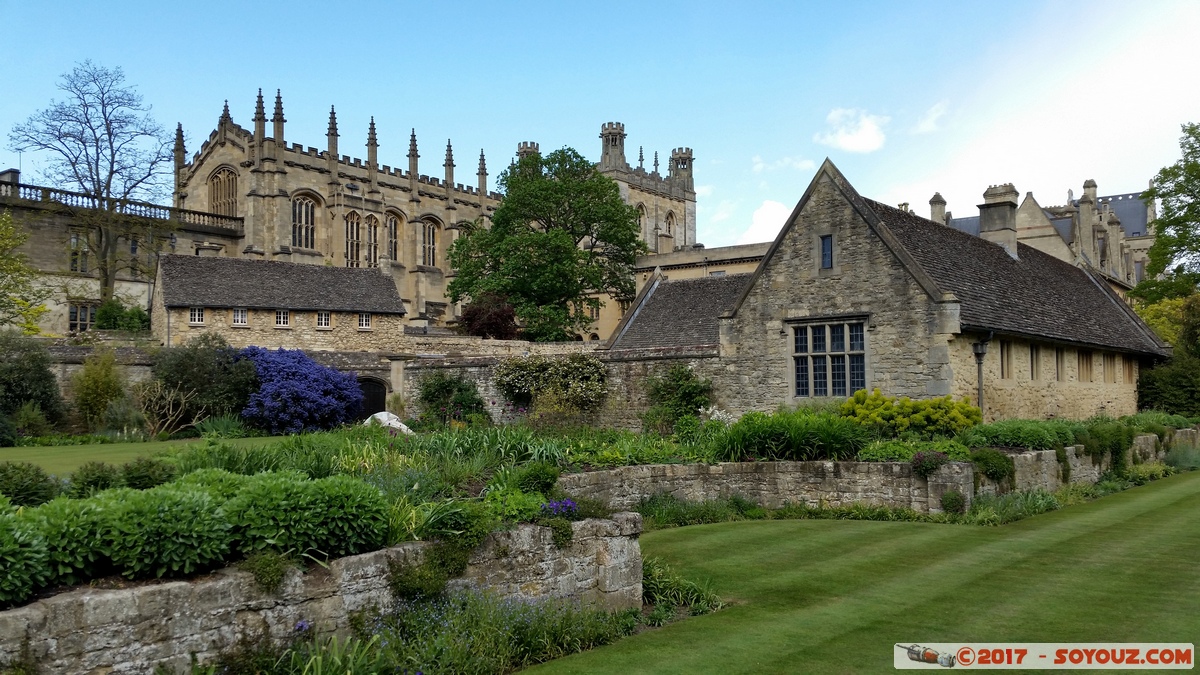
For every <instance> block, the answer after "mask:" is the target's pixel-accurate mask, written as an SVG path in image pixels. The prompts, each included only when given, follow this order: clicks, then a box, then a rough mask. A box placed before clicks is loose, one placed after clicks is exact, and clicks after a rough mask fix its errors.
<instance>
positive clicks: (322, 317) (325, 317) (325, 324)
mask: <svg viewBox="0 0 1200 675" xmlns="http://www.w3.org/2000/svg"><path fill="white" fill-rule="evenodd" d="M329 327H330V323H329V312H317V328H329Z"/></svg>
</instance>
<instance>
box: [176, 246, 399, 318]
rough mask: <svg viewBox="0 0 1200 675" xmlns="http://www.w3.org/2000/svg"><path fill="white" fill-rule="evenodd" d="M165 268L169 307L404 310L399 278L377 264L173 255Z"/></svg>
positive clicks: (388, 311)
mask: <svg viewBox="0 0 1200 675" xmlns="http://www.w3.org/2000/svg"><path fill="white" fill-rule="evenodd" d="M160 269H161V272H162V294H163V301H164V303H165V304H166V306H167V307H246V308H251V309H255V308H257V309H291V310H321V309H324V310H331V311H336V312H371V313H374V314H404V303H403V302H401V300H400V294H399V293H398V292H397V291H396V284H395V283H394V282H393V281H392V279H391V277H388V276H385V275H384V274H383V273H382V272H380V271H379V270H378V269H373V268H348V267H326V266H324V265H302V264H297V263H287V262H276V261H266V260H239V259H236V258H206V257H199V256H188V255H168V256H163V258H162V261H161V263H160Z"/></svg>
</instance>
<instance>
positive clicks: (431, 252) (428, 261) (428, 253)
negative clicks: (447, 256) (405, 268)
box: [421, 223, 437, 267]
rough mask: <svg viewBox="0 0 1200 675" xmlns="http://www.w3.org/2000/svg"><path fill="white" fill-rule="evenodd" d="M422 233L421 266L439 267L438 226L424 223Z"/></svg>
mask: <svg viewBox="0 0 1200 675" xmlns="http://www.w3.org/2000/svg"><path fill="white" fill-rule="evenodd" d="M421 233H422V237H421V264H422V265H425V266H427V267H437V225H435V224H434V223H424V224H423V226H422V227H421Z"/></svg>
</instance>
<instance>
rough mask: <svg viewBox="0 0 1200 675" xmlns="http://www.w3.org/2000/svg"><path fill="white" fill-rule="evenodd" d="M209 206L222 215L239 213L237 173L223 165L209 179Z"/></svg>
mask: <svg viewBox="0 0 1200 675" xmlns="http://www.w3.org/2000/svg"><path fill="white" fill-rule="evenodd" d="M208 208H209V211H211V212H212V213H216V214H219V215H222V216H236V215H237V174H236V173H234V172H233V169H230V168H228V167H222V168H220V169H218V170H217V172H216V173H214V174H213V175H212V177H211V178H209V179H208Z"/></svg>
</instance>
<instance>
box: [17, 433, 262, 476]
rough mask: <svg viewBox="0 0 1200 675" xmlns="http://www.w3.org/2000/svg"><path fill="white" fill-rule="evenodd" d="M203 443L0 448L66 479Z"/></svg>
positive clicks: (244, 442)
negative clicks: (83, 469)
mask: <svg viewBox="0 0 1200 675" xmlns="http://www.w3.org/2000/svg"><path fill="white" fill-rule="evenodd" d="M280 438H281V437H279V436H272V437H261V438H238V439H234V440H226V441H223V442H224V443H228V444H230V445H237V446H258V445H266V444H268V443H273V442H277V441H279V440H280ZM202 442H203V441H202V440H201V439H198V438H190V439H184V440H178V441H153V442H149V443H93V444H90V445H55V446H47V447H19V448H0V462H33V463H34V464H37V465H39V466H41V467H42V468H43V469H45V470H46V471H47V472H48V473H52V474H54V475H56V476H60V477H63V476H66V475H68V474H70V473H71V472H72V471H74V470H75V469H78V468H79V466H80V465H81V464H83V463H85V462H108V463H109V464H124V463H125V462H128V461H129V460H131V459H135V458H137V457H148V456H151V455H154V454H156V453H158V452H161V451H163V450H168V449H172V448H181V447H183V446H186V445H188V444H190V443H202Z"/></svg>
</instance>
